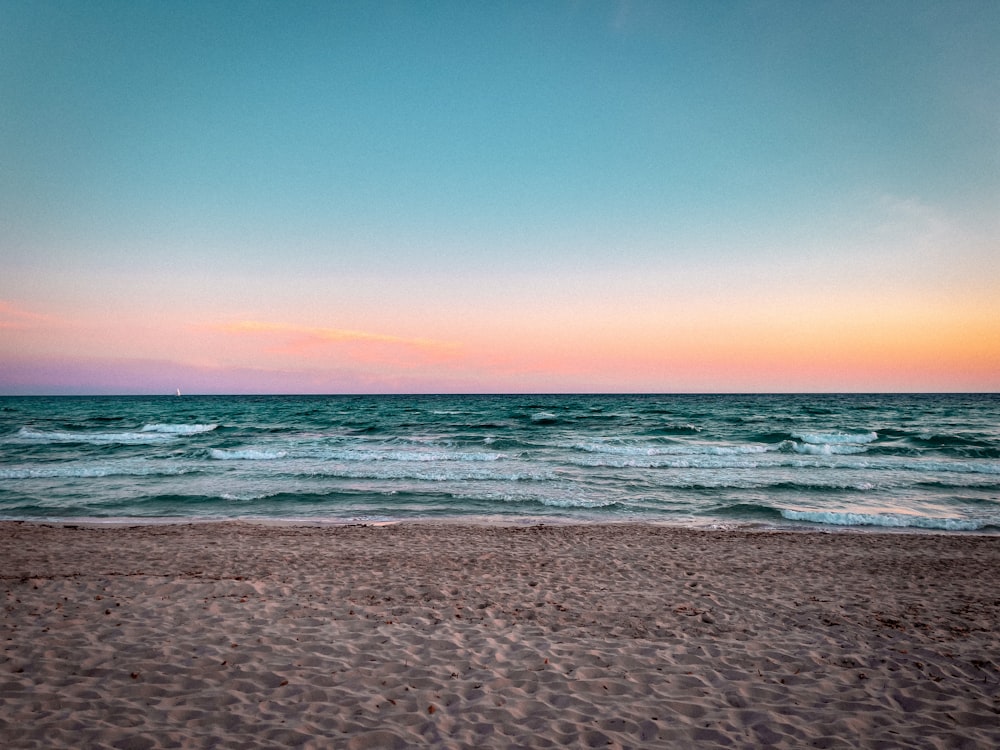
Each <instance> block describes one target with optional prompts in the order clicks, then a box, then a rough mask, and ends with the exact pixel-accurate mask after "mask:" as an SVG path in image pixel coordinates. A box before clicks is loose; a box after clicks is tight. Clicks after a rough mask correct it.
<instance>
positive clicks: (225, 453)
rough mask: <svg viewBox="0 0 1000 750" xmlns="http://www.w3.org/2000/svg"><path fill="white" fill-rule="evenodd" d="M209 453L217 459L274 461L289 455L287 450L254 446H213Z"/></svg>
mask: <svg viewBox="0 0 1000 750" xmlns="http://www.w3.org/2000/svg"><path fill="white" fill-rule="evenodd" d="M208 454H209V455H210V456H211V457H212V458H214V459H216V460H217V461H273V460H275V459H278V458H284V457H285V456H287V455H288V453H287V452H285V451H262V450H255V449H253V448H244V449H241V450H223V449H222V448H212V449H211V450H209V452H208Z"/></svg>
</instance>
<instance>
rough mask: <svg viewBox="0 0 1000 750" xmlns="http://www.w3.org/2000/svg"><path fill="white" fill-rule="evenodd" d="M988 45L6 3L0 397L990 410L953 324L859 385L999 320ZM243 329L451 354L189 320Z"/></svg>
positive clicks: (977, 21) (960, 16)
mask: <svg viewBox="0 0 1000 750" xmlns="http://www.w3.org/2000/svg"><path fill="white" fill-rule="evenodd" d="M997 39H1000V4H997V3H995V2H947V3H945V2H936V3H928V2H898V3H897V2H884V3H852V2H830V3H824V2H817V3H785V2H699V3H641V2H633V3H629V2H618V3H616V2H541V3H537V2H524V3H393V2H385V3H302V2H289V3H253V2H250V3H219V2H217V3H184V2H169V3H144V2H88V3H74V2H10V1H9V0H0V101H2V102H3V106H2V108H0V109H2V114H0V206H2V208H0V253H2V254H3V265H4V267H5V269H7V272H6V273H5V274H4V280H2V281H0V301H2V302H3V304H4V305H5V307H4V308H3V309H4V310H6V312H5V313H3V314H4V315H6V318H5V319H0V323H2V322H3V320H6V323H5V325H4V327H3V328H0V336H2V337H3V338H0V353H4V352H6V355H7V356H8V357H9V358H10V359H11V360H12V361H13V360H15V359H16V360H17V361H18V362H19V363H20V364H19V365H18V369H17V373H19V374H17V377H13V376H12V377H11V378H8V381H9V382H8V383H7V385H6V386H4V382H3V380H2V378H0V387H6V388H7V389H8V390H14V391H22V390H24V389H25V387H26V386H25V384H24V383H23V382H22V383H20V385H19V384H18V383H17V382H14V381H15V380H17V378H21V379H22V380H23V379H24V378H25V377H26V376H25V373H30V372H32V371H33V370H32V368H35V371H37V372H39V373H42V372H46V373H48V374H47V375H46V376H45V377H51V378H54V380H53V382H55V381H56V380H58V378H57V377H56V376H55V375H52V373H51V371H52V370H53V368H56V369H58V368H63V369H65V368H66V366H67V358H68V359H69V360H72V361H74V362H80V363H83V362H86V363H89V366H90V367H91V369H93V367H94V366H95V365H99V364H100V363H102V362H103V363H105V366H106V367H108V368H114V367H116V366H117V365H120V363H121V362H123V361H128V362H130V363H132V365H135V363H137V362H143V361H144V362H153V361H156V362H159V363H161V364H163V365H164V366H167V367H174V368H176V370H177V373H178V377H184V376H188V377H192V376H193V375H192V373H193V371H194V370H197V371H198V372H200V373H201V375H200V376H199V377H201V376H205V377H206V378H208V376H207V375H205V373H206V372H209V371H210V372H212V373H214V375H215V376H216V380H215V381H212V380H211V379H210V378H208V379H207V380H206V383H207V384H206V386H205V387H206V388H217V389H219V390H222V391H225V390H227V389H230V390H231V389H234V388H238V387H240V385H239V382H238V380H239V378H238V375H237V374H235V373H236V372H237V370H239V371H240V372H243V371H245V370H246V368H251V369H253V368H256V369H258V370H262V371H263V373H262V374H261V377H260V378H259V379H258V380H257V381H255V382H264V381H267V382H273V383H274V388H275V389H278V390H285V389H288V388H296V387H298V388H302V387H311V386H305V385H303V383H304V382H305V381H304V380H302V378H301V377H299V376H294V373H298V374H299V375H301V374H302V373H305V372H308V373H309V378H312V380H310V381H309V382H312V383H314V384H315V387H317V388H322V389H326V388H328V389H330V390H339V389H352V388H360V389H374V390H383V389H384V390H395V389H403V390H410V389H418V390H436V389H443V390H451V389H458V390H509V389H513V390H519V389H527V390H535V389H544V390H553V389H554V390H563V389H565V390H579V389H585V390H590V389H600V390H636V389H638V390H674V389H681V390H690V389H696V390H698V389H702V388H704V389H707V390H718V389H736V390H745V389H749V390H762V389H763V390H768V389H772V388H773V389H789V388H791V389H805V390H810V389H823V390H827V389H833V390H852V389H867V388H871V387H874V388H877V389H879V390H882V389H889V390H892V389H895V388H900V389H913V388H916V389H924V388H927V389H940V388H945V389H948V386H949V383H951V384H952V385H953V386H954V387H956V388H960V389H961V388H968V387H975V388H987V389H994V388H995V387H997V386H1000V379H998V374H997V371H998V370H1000V359H998V350H1000V343H997V341H986V342H985V347H986V349H985V353H984V351H982V350H981V351H979V352H978V353H976V352H975V351H973V349H974V348H975V345H974V340H973V341H967V342H966V348H965V349H963V350H962V352H964V354H962V355H961V356H958V355H956V354H955V353H953V352H943V351H937V352H936V353H935V347H939V343H937V342H939V341H945V340H948V339H949V334H948V331H946V330H941V331H937V332H935V333H934V335H933V336H932V337H931V339H932V340H929V341H928V342H925V345H923V346H924V348H923V349H921V350H920V352H916V350H914V351H915V352H916V353H913V354H912V357H911V359H912V363H911V365H910V370H908V371H907V372H906V373H895V374H894V373H893V372H891V367H889V365H890V364H891V363H889V362H880V363H877V366H875V365H874V364H873V365H872V367H871V368H869V369H868V370H866V369H865V367H864V362H865V357H866V352H869V353H870V352H871V351H872V349H873V347H874V349H878V341H879V340H883V341H897V340H899V339H900V338H911V339H915V338H919V337H920V336H921V333H920V332H921V330H922V326H925V324H926V322H927V321H925V320H924V318H923V317H921V316H924V317H926V318H927V320H940V319H941V317H942V314H943V313H942V312H941V311H945V312H946V314H945V317H948V316H949V315H950V316H951V317H950V318H948V321H949V322H948V325H951V326H954V330H955V332H960V331H964V332H965V333H964V334H962V336H965V337H967V336H968V331H969V330H971V329H970V326H972V328H974V329H975V331H976V332H977V336H978V339H981V338H982V337H983V336H985V337H986V338H987V339H989V338H990V337H991V336H992V335H994V334H998V332H1000V331H998V328H997V325H998V324H997V323H996V320H997V317H998V313H1000V310H998V308H997V305H996V303H995V302H994V301H991V300H992V299H993V298H994V297H996V296H997V295H995V292H994V290H995V289H997V288H1000V287H998V286H997V283H998V282H1000V268H998V256H1000V251H998V246H1000V84H998V81H1000V51H998V48H1000V45H998V44H997ZM878 298H883V299H884V300H885V304H886V305H887V306H888V315H887V316H886V317H885V319H884V320H881V321H880V320H879V318H880V316H881V314H880V307H879V306H878V305H876V304H874V302H873V300H874V299H878ZM921 311H923V312H921ZM32 316H34V317H32ZM796 316H799V317H801V319H802V321H804V322H802V324H801V326H800V327H796V326H795V325H791V324H790V323H789V321H790V319H792V318H795V317H796ZM873 319H874V320H873ZM45 320H48V323H47V324H46V323H45V322H44V321H45ZM248 320H249V321H256V322H260V323H266V325H267V326H271V327H270V328H266V330H268V331H272V332H273V331H274V330H276V329H275V328H274V326H278V325H280V326H284V327H285V328H286V329H288V330H297V331H302V330H311V331H315V330H318V329H323V330H349V331H355V332H365V333H370V334H372V335H374V336H376V337H377V336H382V337H397V338H407V339H417V338H421V339H435V340H438V339H440V340H442V341H446V342H449V343H450V344H452V345H454V346H455V347H457V349H460V350H461V351H462V352H463V353H462V354H461V355H456V357H455V358H454V359H453V360H451V361H449V362H447V363H437V364H436V365H434V366H430V365H427V364H426V363H420V362H414V361H409V362H408V361H406V360H405V358H403V357H393V358H390V359H391V360H392V361H391V363H387V362H385V361H381V363H380V364H377V365H373V364H372V363H371V362H370V361H368V360H367V359H366V358H365V357H361V358H359V357H358V356H357V353H356V352H355V353H351V352H346V351H343V350H342V349H338V348H337V347H333V348H331V349H330V350H329V351H327V352H326V353H325V354H324V358H322V361H319V360H317V359H315V358H313V359H311V360H310V361H308V362H306V361H302V362H299V363H298V364H296V362H294V361H292V360H291V359H285V360H282V361H281V362H280V363H278V362H277V361H276V360H275V359H274V358H273V356H272V355H273V353H274V352H273V350H274V348H275V346H274V345H273V342H271V344H265V343H264V342H257V346H258V347H259V348H258V349H257V350H256V354H255V353H254V350H253V348H252V345H251V344H250V343H249V342H246V341H244V342H243V344H241V345H240V346H238V347H237V346H234V347H233V349H232V350H231V351H229V350H227V349H226V345H224V344H222V343H220V342H219V341H214V340H212V336H210V335H208V334H207V333H206V331H207V330H209V329H212V330H217V329H219V328H220V327H225V326H227V325H229V326H232V324H234V323H237V322H239V321H248ZM831 320H832V321H834V322H833V323H831V322H830V321H831ZM68 321H73V322H74V323H75V325H76V326H77V328H73V330H69V329H68V328H67V327H66V324H67V322H68ZM740 321H743V322H740ZM838 321H839V322H838ZM872 324H883V328H884V330H882V329H879V333H878V336H876V337H875V339H876V340H874V341H873V342H868V343H867V344H865V346H866V347H868V348H867V349H864V348H862V349H857V348H856V347H855V348H854V349H852V348H851V346H850V345H849V344H848V343H845V342H848V341H850V340H851V338H852V337H854V338H855V339H857V332H858V330H859V329H865V326H866V325H872ZM991 325H992V327H991ZM60 326H61V328H60ZM810 326H811V328H810ZM977 326H978V327H977ZM71 328H72V326H71ZM240 330H243V331H246V330H249V329H247V328H246V327H244V328H243V329H240ZM260 330H264V328H261V329H260ZM637 330H645V331H646V332H647V338H646V339H643V337H642V336H638V335H637V333H636V331H637ZM810 331H811V333H810ZM182 334H183V335H182ZM873 335H874V334H873ZM184 336H186V337H187V338H186V339H185V338H184ZM747 336H759V337H760V341H761V345H760V346H759V347H757V349H756V350H754V351H751V350H749V349H748V350H747V351H745V352H743V353H742V354H738V353H737V354H734V352H736V351H737V350H740V347H743V348H744V349H746V346H745V341H744V339H745V338H746V337H747ZM810 336H812V337H813V338H816V337H819V338H820V339H822V340H824V341H827V342H828V344H829V346H827V347H826V348H827V351H835V352H839V354H838V355H837V356H839V357H840V359H839V360H837V361H833V362H831V363H829V364H830V365H831V367H830V369H829V372H830V373H836V374H831V375H830V376H829V377H823V376H822V375H821V370H822V368H821V367H820V365H819V364H817V365H816V367H815V368H813V367H812V366H811V365H810V362H811V361H814V360H815V357H812V355H810V354H809V352H807V351H806V349H808V346H805V345H804V344H803V343H802V342H808V341H810V340H811V339H810ZM705 337H715V339H716V340H717V341H718V345H719V351H718V352H714V353H712V352H706V351H702V350H701V349H700V348H698V347H695V346H694V344H693V343H692V342H695V341H698V340H703V339H704V338H705ZM879 337H881V338H879ZM158 338H159V340H161V341H163V342H164V346H163V351H162V352H160V353H157V352H155V351H154V350H153V349H152V348H151V347H150V346H148V342H149V341H150V340H157V339H158ZM950 338H952V339H954V338H955V337H954V336H951V337H950ZM5 339H6V340H5ZM623 339H628V340H629V341H630V342H631V343H630V346H629V349H628V351H627V352H626V351H624V350H620V349H615V347H614V345H613V343H614V342H615V341H621V340H623ZM368 340H374V339H368ZM382 340H383V342H384V341H385V340H386V339H385V338H383V339H382ZM781 341H786V342H787V345H785V346H784V348H782V346H781V345H780V342H781ZM518 342H520V343H518ZM917 343H919V342H917V341H914V344H915V345H916V344H917ZM727 346H728V347H729V349H728V350H727V349H726V347H727ZM804 346H805V348H803V347H804ZM560 347H562V349H561V348H560ZM588 347H592V352H591V355H590V358H589V359H588V358H587V357H585V356H577V354H576V353H578V352H580V351H582V350H586V349H588ZM279 348H280V347H279ZM286 348H287V347H286ZM727 351H728V353H727ZM740 351H742V350H740ZM213 352H214V354H213ZM488 352H505V356H504V357H503V358H502V359H503V361H504V363H505V364H503V365H502V366H500V365H497V363H496V361H493V360H491V359H490V355H488V354H487V353H488ZM637 352H644V354H642V355H641V356H640V355H639V354H637ZM667 352H678V353H679V354H677V357H680V358H682V359H684V363H683V365H681V364H678V362H677V361H676V357H673V356H672V355H671V356H668V355H667ZM554 353H558V354H559V357H556V360H558V362H557V361H555V360H553V359H552V358H553V356H554ZM314 354H315V352H314ZM943 356H951V357H956V356H958V360H961V363H960V364H956V367H959V368H960V369H961V372H959V373H957V374H953V375H954V377H953V378H952V379H950V380H949V375H948V373H946V372H929V373H928V374H927V376H926V378H924V379H923V380H922V379H921V377H920V374H919V372H918V370H919V368H920V363H921V362H934V361H936V360H939V359H941V357H943ZM699 357H700V358H701V359H699ZM810 357H812V359H810ZM962 357H964V359H963V358H962ZM956 361H957V360H956ZM616 362H617V364H616ZM692 362H695V363H696V364H697V366H694V365H692V364H691V363H692ZM116 363H117V364H116ZM838 363H839V364H838ZM841 364H842V365H843V366H840V365H841ZM782 367H784V369H782ZM852 367H853V368H854V370H852V369H851V368H852ZM46 368H48V369H47V370H46ZM192 368H193V369H192ZM227 368H228V369H227ZM241 368H242V369H241ZM796 368H798V369H796ZM859 368H860V369H859ZM887 368H888V369H887ZM97 369H98V370H99V369H100V367H98V368H97ZM140 369H141V368H140ZM737 369H739V370H740V371H742V372H745V373H748V375H747V377H746V378H744V379H742V380H741V379H740V378H738V377H736V376H735V375H734V372H735V371H736V370H737ZM814 369H815V370H816V372H813V370H814ZM775 372H787V373H788V375H787V377H781V378H779V379H778V380H772V381H769V380H768V377H770V376H771V375H769V373H771V374H772V375H773V373H775ZM852 372H854V373H855V374H854V375H852V374H851V373H852ZM268 373H270V374H271V375H272V376H273V380H272V381H268V379H267V374H268ZM290 373H291V374H290ZM324 373H327V375H326V376H325V379H324ZM636 373H640V374H639V375H636ZM795 373H798V375H796V374H795ZM969 373H973V374H974V376H973V375H970V376H969V377H968V378H965V375H968V374H969ZM991 373H992V374H991ZM303 377H304V376H303ZM894 377H895V378H896V380H893V378H894ZM282 378H285V380H282ZM296 378H298V379H296ZM963 378H965V379H963ZM29 380H30V378H29ZM98 380H99V379H98ZM18 382H20V381H18ZM113 385H114V387H121V384H120V380H115V381H114V384H113ZM74 387H76V386H74V385H73V383H72V382H66V383H64V384H63V385H61V386H60V385H58V384H56V385H52V386H51V388H54V389H57V390H58V389H59V388H64V389H68V390H71V389H73V388H74ZM89 387H91V388H95V389H100V388H102V387H103V386H101V384H100V383H99V382H96V383H94V384H91V385H90V386H89ZM108 387H111V386H110V385H109V386H108ZM129 387H132V388H136V389H139V390H141V389H142V388H143V385H142V383H141V382H139V381H136V382H134V383H132V384H131V385H130V386H129ZM156 387H159V385H157V386H156Z"/></svg>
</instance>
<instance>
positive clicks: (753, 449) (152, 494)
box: [0, 394, 1000, 533]
mask: <svg viewBox="0 0 1000 750" xmlns="http://www.w3.org/2000/svg"><path fill="white" fill-rule="evenodd" d="M0 518H2V519H34V520H39V519H46V520H74V519H75V520H91V521H94V520H97V521H102V520H121V519H131V520H137V519H138V520H140V521H145V522H159V521H163V520H178V519H192V518H198V519H207V518H267V519H294V520H306V519H307V520H312V521H317V520H319V521H329V522H380V521H393V520H401V519H415V518H420V519H445V518H447V519H456V518H458V519H460V518H466V519H470V520H472V519H480V520H483V519H485V520H501V521H507V522H515V523H516V522H525V523H528V522H536V521H549V522H555V521H579V522H599V521H605V522H611V521H644V522H660V523H670V524H678V525H688V526H692V525H693V526H720V525H721V526H740V525H743V526H757V527H765V528H774V527H779V528H783V527H797V528H826V529H835V528H841V529H842V528H846V527H862V528H869V529H872V528H880V529H885V528H900V529H902V528H911V529H936V530H942V531H953V532H969V531H973V532H980V533H982V532H986V533H997V532H1000V395H996V394H994V395H874V396H872V395H752V396H736V395H598V396H580V395H572V396H569V395H558V396H524V395H501V396H486V395H484V396H260V397H249V396H235V397H223V396H181V397H176V396H164V397H54V398H49V397H9V398H0Z"/></svg>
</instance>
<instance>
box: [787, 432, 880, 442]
mask: <svg viewBox="0 0 1000 750" xmlns="http://www.w3.org/2000/svg"><path fill="white" fill-rule="evenodd" d="M792 437H793V438H798V439H799V440H801V441H802V442H804V443H810V444H812V445H840V444H843V443H851V444H865V443H871V442H873V441H875V440H878V433H877V432H860V433H849V432H793V433H792Z"/></svg>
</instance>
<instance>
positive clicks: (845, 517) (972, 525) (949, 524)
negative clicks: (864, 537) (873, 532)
mask: <svg viewBox="0 0 1000 750" xmlns="http://www.w3.org/2000/svg"><path fill="white" fill-rule="evenodd" d="M780 513H781V515H782V516H783V517H784V518H787V519H788V520H789V521H809V522H812V523H822V524H828V525H832V526H884V527H888V528H916V529H940V530H942V531H978V530H979V529H982V528H983V527H984V525H985V524H984V523H983V522H982V521H974V520H971V519H966V518H930V517H927V516H901V515H891V514H884V513H838V512H833V511H812V510H787V509H784V510H781V511H780Z"/></svg>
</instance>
